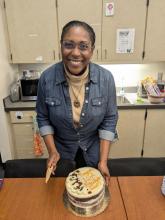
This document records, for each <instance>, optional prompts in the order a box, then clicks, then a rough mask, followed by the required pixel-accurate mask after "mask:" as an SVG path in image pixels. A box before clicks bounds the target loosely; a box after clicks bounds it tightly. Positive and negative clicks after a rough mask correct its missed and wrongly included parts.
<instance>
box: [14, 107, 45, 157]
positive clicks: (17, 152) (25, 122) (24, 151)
mask: <svg viewBox="0 0 165 220" xmlns="http://www.w3.org/2000/svg"><path fill="white" fill-rule="evenodd" d="M33 116H35V112H34V111H11V112H10V120H11V125H12V132H13V141H14V159H22V158H38V156H35V154H34V141H33V134H34V126H33ZM42 146H43V156H40V157H46V158H47V157H48V153H47V149H46V147H45V145H44V142H43V140H42Z"/></svg>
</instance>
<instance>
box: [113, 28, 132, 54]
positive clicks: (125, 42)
mask: <svg viewBox="0 0 165 220" xmlns="http://www.w3.org/2000/svg"><path fill="white" fill-rule="evenodd" d="M134 40H135V29H134V28H128V29H117V40H116V53H133V52H134Z"/></svg>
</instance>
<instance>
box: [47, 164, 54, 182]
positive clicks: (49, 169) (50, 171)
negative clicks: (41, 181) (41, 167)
mask: <svg viewBox="0 0 165 220" xmlns="http://www.w3.org/2000/svg"><path fill="white" fill-rule="evenodd" d="M52 171H53V166H51V167H48V169H47V171H46V179H45V183H47V182H48V180H49V178H50V176H51V173H52Z"/></svg>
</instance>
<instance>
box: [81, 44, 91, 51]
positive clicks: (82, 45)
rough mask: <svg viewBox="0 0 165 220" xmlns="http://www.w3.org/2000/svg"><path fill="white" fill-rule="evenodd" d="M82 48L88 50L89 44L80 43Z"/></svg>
mask: <svg viewBox="0 0 165 220" xmlns="http://www.w3.org/2000/svg"><path fill="white" fill-rule="evenodd" d="M79 48H80V50H87V49H88V48H89V46H88V44H80V45H79Z"/></svg>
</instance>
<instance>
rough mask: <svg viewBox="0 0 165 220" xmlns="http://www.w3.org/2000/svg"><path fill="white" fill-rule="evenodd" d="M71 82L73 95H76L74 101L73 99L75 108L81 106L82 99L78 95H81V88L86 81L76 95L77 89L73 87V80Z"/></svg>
mask: <svg viewBox="0 0 165 220" xmlns="http://www.w3.org/2000/svg"><path fill="white" fill-rule="evenodd" d="M69 84H70V88H71V90H72V93H73V95H74V97H75V99H74V101H73V105H74V107H75V108H80V106H81V104H80V101H79V99H78V97H79V95H80V92H81V89H82V87H83V85H84V83H82V84H81V86H80V89H79V91H78V93H77V95H76V93H75V91H74V89H73V87H72V84H71V82H70V83H69Z"/></svg>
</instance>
